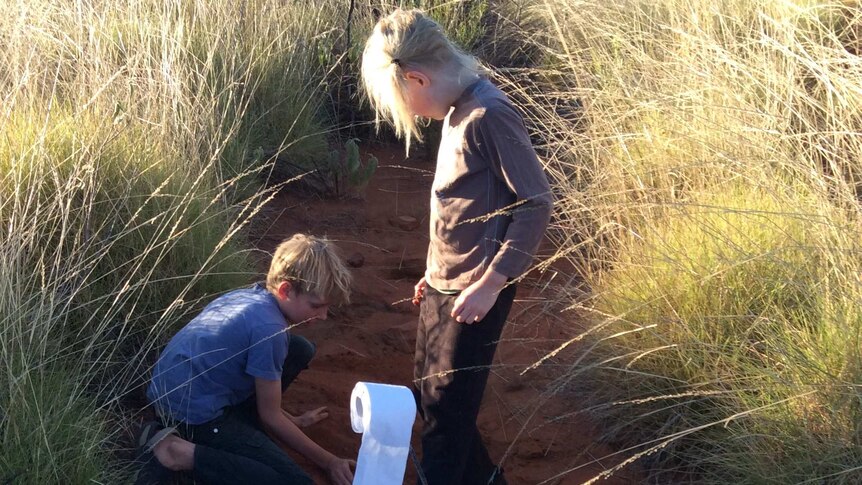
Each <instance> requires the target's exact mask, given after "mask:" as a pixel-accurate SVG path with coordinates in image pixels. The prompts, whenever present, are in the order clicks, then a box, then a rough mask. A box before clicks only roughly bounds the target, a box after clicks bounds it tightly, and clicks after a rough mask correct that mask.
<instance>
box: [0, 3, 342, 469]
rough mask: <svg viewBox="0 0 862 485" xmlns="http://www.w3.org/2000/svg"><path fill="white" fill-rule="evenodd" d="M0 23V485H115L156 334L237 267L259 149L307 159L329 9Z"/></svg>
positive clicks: (214, 7)
mask: <svg viewBox="0 0 862 485" xmlns="http://www.w3.org/2000/svg"><path fill="white" fill-rule="evenodd" d="M5 8H6V11H5V12H4V15H3V16H2V19H0V39H3V47H2V48H0V96H2V99H3V103H2V109H0V224H2V231H0V237H2V245H0V248H2V249H0V267H2V268H0V275H2V276H0V449H2V450H3V451H2V453H0V481H2V482H4V483H5V482H7V481H14V482H15V483H19V482H20V483H87V482H90V481H93V480H95V481H101V482H111V483H115V482H117V481H120V480H122V479H123V477H124V476H125V475H127V471H126V470H125V469H124V468H123V467H121V466H119V465H118V464H117V458H118V456H119V454H118V452H119V450H120V449H121V447H122V446H123V444H124V443H126V442H127V441H125V440H126V439H127V437H126V436H125V434H124V433H125V431H124V430H125V429H126V428H128V427H130V426H131V425H132V424H133V423H132V421H133V420H130V419H129V418H130V416H129V415H128V413H129V412H130V411H129V409H130V408H129V407H128V406H121V404H123V403H126V404H131V406H136V405H137V406H140V405H142V404H143V403H142V402H140V401H139V399H140V395H139V394H137V393H136V389H138V388H139V386H141V385H143V384H144V382H145V380H146V378H147V376H148V372H147V371H148V365H149V363H151V359H152V357H153V350H154V349H156V348H158V346H160V345H161V343H162V341H161V339H162V338H163V337H164V336H165V335H166V334H168V333H170V332H171V331H173V330H174V329H175V328H176V326H177V325H178V324H179V323H180V322H181V321H182V317H183V316H185V315H186V314H187V313H188V312H190V311H192V310H194V309H195V308H196V307H197V305H198V302H199V301H200V300H201V299H203V298H207V297H209V296H211V295H213V294H214V293H217V292H220V291H224V290H226V289H229V288H232V287H236V286H238V285H240V284H245V283H247V282H249V281H251V279H252V278H253V277H254V275H255V271H254V269H253V266H252V264H251V263H250V261H249V258H248V252H247V251H246V250H245V249H243V248H244V247H245V246H246V243H245V242H244V241H243V239H242V235H243V234H244V233H243V230H244V227H245V226H246V225H247V223H248V222H249V219H250V218H251V217H252V216H253V215H254V214H255V212H256V211H258V210H259V209H260V207H261V206H262V204H264V203H265V202H266V201H267V199H268V198H269V197H270V196H271V195H272V194H273V193H274V190H276V189H277V187H274V188H270V189H267V188H264V187H263V185H262V182H261V181H262V180H263V179H265V178H266V175H267V173H268V171H269V170H270V169H271V166H270V165H268V164H266V163H264V162H265V161H264V160H262V159H261V158H260V154H261V153H262V151H263V149H266V150H275V151H278V152H280V153H281V154H282V156H284V157H287V158H288V159H296V160H304V159H307V158H310V157H315V156H318V153H320V154H325V153H326V150H323V148H325V147H326V142H325V137H324V134H325V133H324V131H325V130H324V128H323V127H324V124H323V121H322V119H321V117H320V103H321V102H322V101H321V99H322V97H321V96H320V94H321V92H322V90H323V87H322V83H323V80H324V76H325V72H326V69H328V67H329V66H327V65H326V64H325V63H323V62H321V49H325V48H326V45H327V42H329V43H331V42H332V41H331V39H330V37H331V36H335V35H339V32H336V31H335V30H333V27H332V25H331V24H332V21H333V19H334V16H335V15H336V13H333V12H339V11H340V10H339V9H342V6H341V4H340V3H339V2H334V1H333V2H328V1H327V2H314V3H313V4H312V3H309V2H278V1H267V0H255V1H244V2H185V1H167V2H165V1H161V0H160V1H143V2H141V1H123V0H115V1H110V2H77V1H71V0H70V1H63V2H56V1H47V0H45V1H41V0H39V1H27V2H11V3H9V4H7V5H5Z"/></svg>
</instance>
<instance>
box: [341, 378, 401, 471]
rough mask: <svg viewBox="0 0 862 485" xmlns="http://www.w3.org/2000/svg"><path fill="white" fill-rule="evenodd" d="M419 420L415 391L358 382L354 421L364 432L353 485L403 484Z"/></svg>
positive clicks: (352, 403) (352, 406) (356, 428)
mask: <svg viewBox="0 0 862 485" xmlns="http://www.w3.org/2000/svg"><path fill="white" fill-rule="evenodd" d="M415 419H416V402H415V401H414V400H413V393H412V392H410V389H407V388H406V387H404V386H392V385H389V384H376V383H372V382H357V383H356V386H355V387H354V388H353V393H352V394H351V396H350V424H351V426H352V427H353V431H355V432H357V433H362V445H361V446H360V447H359V457H358V458H357V459H356V473H354V475H353V485H401V483H403V481H404V470H405V468H406V467H407V454H408V452H409V451H410V435H411V433H412V431H413V421H414V420H415Z"/></svg>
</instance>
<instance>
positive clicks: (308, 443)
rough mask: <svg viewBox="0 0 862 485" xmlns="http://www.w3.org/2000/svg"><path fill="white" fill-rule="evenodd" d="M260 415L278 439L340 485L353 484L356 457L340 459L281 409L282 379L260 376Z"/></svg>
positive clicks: (257, 387) (256, 387)
mask: <svg viewBox="0 0 862 485" xmlns="http://www.w3.org/2000/svg"><path fill="white" fill-rule="evenodd" d="M254 386H255V394H256V397H257V414H258V416H260V420H261V423H263V426H264V427H265V428H266V429H267V431H269V432H271V433H272V434H273V435H275V437H276V438H278V439H279V440H281V441H283V442H284V443H285V444H287V445H288V446H290V447H291V448H293V449H294V450H296V451H298V452H299V453H301V454H302V455H303V456H305V457H307V458H308V459H310V460H311V461H313V462H314V463H316V464H317V465H318V466H319V467H321V468H323V469H324V470H326V471H327V472H328V473H329V478H330V479H331V480H332V482H333V483H335V484H336V485H350V484H351V483H352V482H353V473H352V472H351V470H350V467H351V464H352V465H354V466H355V463H354V462H353V461H352V460H346V459H343V458H338V457H337V456H335V455H333V454H332V453H330V452H328V451H326V450H324V449H323V448H321V447H320V445H318V444H317V443H315V442H314V441H312V440H311V438H309V437H308V436H306V435H305V433H303V432H302V430H300V429H299V427H297V426H296V424H294V423H293V422H292V421H291V420H290V419H288V417H287V416H285V414H284V413H283V412H282V410H281V382H280V381H268V380H265V379H260V378H256V379H255V380H254Z"/></svg>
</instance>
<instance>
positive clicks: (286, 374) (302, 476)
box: [178, 335, 315, 485]
mask: <svg viewBox="0 0 862 485" xmlns="http://www.w3.org/2000/svg"><path fill="white" fill-rule="evenodd" d="M314 353H315V347H314V344H312V343H311V342H309V341H308V340H306V339H305V338H303V337H300V336H298V335H291V336H290V344H289V347H288V351H287V360H286V361H285V363H284V369H283V370H282V374H281V390H282V392H283V391H284V390H285V389H287V386H289V385H290V383H291V382H293V380H294V379H296V377H297V376H298V375H299V373H300V372H302V371H303V370H304V369H307V368H308V363H309V362H310V361H311V359H312V357H314ZM178 431H179V432H180V434H181V435H182V437H183V438H185V439H187V440H189V441H191V442H192V443H194V444H195V457H194V469H193V471H192V476H193V478H194V479H195V481H196V482H201V483H204V484H236V483H254V484H256V485H257V484H270V483H272V484H275V483H278V484H280V485H306V484H312V483H314V482H313V481H312V480H311V478H310V477H309V476H308V475H307V474H306V473H305V472H304V471H303V470H302V469H301V468H299V466H298V465H297V464H296V463H294V462H293V460H292V459H291V458H290V457H289V456H288V455H287V453H285V452H284V450H282V449H281V448H280V447H279V446H278V445H277V444H275V442H273V441H272V440H271V439H270V438H269V436H267V435H266V433H265V432H264V431H263V427H262V426H261V424H260V421H259V420H258V415H257V405H256V401H255V398H254V396H252V397H251V398H250V399H248V400H247V401H245V402H243V403H241V404H239V405H237V406H233V407H230V408H228V409H226V410H225V412H224V414H222V415H221V416H219V417H218V418H216V419H214V420H212V421H209V422H207V423H204V424H199V425H180V426H179V428H178Z"/></svg>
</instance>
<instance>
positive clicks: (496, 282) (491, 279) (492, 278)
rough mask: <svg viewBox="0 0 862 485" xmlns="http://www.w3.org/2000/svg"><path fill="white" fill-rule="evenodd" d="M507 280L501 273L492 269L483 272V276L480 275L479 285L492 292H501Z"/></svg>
mask: <svg viewBox="0 0 862 485" xmlns="http://www.w3.org/2000/svg"><path fill="white" fill-rule="evenodd" d="M508 280H509V278H508V277H507V276H506V275H504V274H503V273H499V272H497V271H496V270H494V269H492V268H488V270H487V271H485V274H484V275H482V278H481V279H480V280H479V284H481V285H482V286H486V287H488V288H491V289H493V290H494V291H499V290H502V289H503V287H504V286H506V282H507V281H508Z"/></svg>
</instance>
